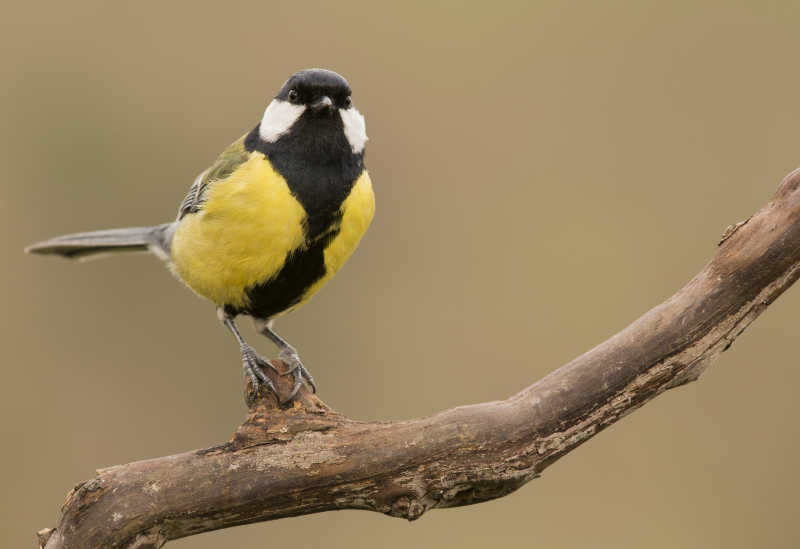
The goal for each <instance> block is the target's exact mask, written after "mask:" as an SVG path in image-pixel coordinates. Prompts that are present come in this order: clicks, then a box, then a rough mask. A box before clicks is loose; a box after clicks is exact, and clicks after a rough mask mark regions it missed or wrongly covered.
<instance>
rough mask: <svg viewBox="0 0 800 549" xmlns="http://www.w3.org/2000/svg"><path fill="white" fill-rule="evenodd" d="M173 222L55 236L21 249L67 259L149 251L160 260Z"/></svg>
mask: <svg viewBox="0 0 800 549" xmlns="http://www.w3.org/2000/svg"><path fill="white" fill-rule="evenodd" d="M173 232H174V223H165V224H164V225H157V226H155V227H127V228H125V229H109V230H106V231H92V232H90V233H75V234H65V235H63V236H57V237H55V238H51V239H49V240H44V241H42V242H39V243H37V244H33V245H32V246H28V247H27V248H25V252H26V253H29V254H56V255H60V256H63V257H68V258H70V259H87V258H89V257H90V256H95V255H98V254H108V253H116V252H126V251H132V252H135V251H146V250H150V251H152V252H154V253H155V254H156V255H158V256H159V257H162V258H166V257H168V256H169V244H170V241H171V240H172V234H173Z"/></svg>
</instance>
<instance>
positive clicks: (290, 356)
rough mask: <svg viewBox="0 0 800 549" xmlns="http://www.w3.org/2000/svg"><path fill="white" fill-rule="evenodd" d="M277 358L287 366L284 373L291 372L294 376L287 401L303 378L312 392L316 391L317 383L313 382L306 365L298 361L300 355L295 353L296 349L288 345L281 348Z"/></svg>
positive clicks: (295, 391)
mask: <svg viewBox="0 0 800 549" xmlns="http://www.w3.org/2000/svg"><path fill="white" fill-rule="evenodd" d="M278 358H280V359H281V360H282V361H283V362H285V363H286V365H287V366H289V370H288V371H287V372H286V373H285V374H284V375H289V374H292V375H293V376H294V388H293V389H292V394H291V395H289V398H288V399H286V400H287V401H289V400H292V399H293V398H294V396H295V395H296V394H297V391H299V390H300V386H301V385H302V384H303V380H304V379H305V380H306V381H307V382H308V384H309V385H310V386H311V390H312V391H313V392H314V393H316V392H317V385H316V383H314V377H313V376H312V375H311V373H310V372H309V371H308V370H306V367H305V366H303V363H302V362H300V356H299V355H298V354H297V351H295V350H294V349H292V348H291V347H289V348H287V349H284V350H282V351H281V352H280V353H279V354H278Z"/></svg>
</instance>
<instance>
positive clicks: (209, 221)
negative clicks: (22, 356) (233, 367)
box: [26, 69, 375, 399]
mask: <svg viewBox="0 0 800 549" xmlns="http://www.w3.org/2000/svg"><path fill="white" fill-rule="evenodd" d="M366 141H367V134H366V129H365V124H364V117H363V116H362V115H361V113H359V112H358V110H357V109H356V108H355V106H354V105H353V101H352V96H351V90H350V86H349V85H348V83H347V81H346V80H345V79H344V78H343V77H341V76H340V75H338V74H336V73H335V72H332V71H328V70H324V69H308V70H302V71H299V72H297V73H295V74H294V75H292V77H291V78H289V80H287V81H286V83H285V84H284V85H283V87H281V89H280V91H279V92H278V94H277V95H276V96H275V98H274V99H273V100H272V102H270V104H269V105H268V106H267V108H266V110H265V111H264V116H263V117H262V118H261V121H260V122H259V124H258V125H257V126H256V127H255V128H253V130H252V131H250V132H249V133H247V134H245V135H244V136H242V137H241V138H240V139H238V140H237V141H235V142H234V143H233V144H232V145H230V146H229V147H228V148H227V149H225V151H223V153H222V154H221V155H220V156H219V158H217V160H216V161H215V162H214V163H213V164H212V165H211V167H209V168H208V169H207V170H205V171H204V172H203V173H201V174H200V175H199V176H197V178H196V179H195V181H194V183H193V184H192V186H191V188H190V189H189V193H188V194H187V195H186V198H184V200H183V202H182V203H181V205H180V208H179V211H178V218H177V219H176V220H175V221H173V222H172V223H165V224H163V225H158V226H155V227H132V228H125V229H111V230H105V231H94V232H88V233H78V234H70V235H65V236H59V237H56V238H53V239H50V240H46V241H44V242H40V243H38V244H34V245H33V246H30V247H28V248H26V252H29V253H37V254H57V255H61V256H64V257H69V258H85V257H88V256H91V255H94V254H99V253H108V252H116V251H128V250H149V251H151V252H153V253H154V254H155V255H157V256H158V257H160V258H161V259H163V260H164V261H165V262H166V263H167V264H168V265H169V267H170V269H171V270H172V272H173V273H174V274H175V275H176V276H177V277H178V278H179V279H181V280H182V281H183V282H184V283H185V284H186V285H187V286H189V288H191V289H192V290H193V291H194V292H195V293H197V294H198V295H200V296H202V297H205V298H207V299H209V300H210V301H212V302H213V303H214V304H215V305H216V307H217V314H218V315H219V318H220V320H221V321H222V322H223V323H224V324H225V326H227V327H228V329H229V330H230V331H231V332H232V333H233V335H234V337H235V338H236V341H237V342H238V343H239V347H240V350H241V356H242V363H243V366H244V369H245V371H246V372H247V374H248V375H249V376H250V378H251V379H252V381H253V384H254V385H255V386H256V387H258V386H259V385H260V384H264V385H266V386H267V387H269V388H270V389H271V390H272V391H273V392H275V394H276V395H277V392H276V390H275V387H274V385H273V384H272V382H271V380H270V379H269V377H267V375H266V374H264V373H263V372H262V370H261V367H270V368H274V367H273V366H272V365H271V364H270V363H269V361H267V360H265V359H264V358H262V357H260V356H259V355H258V354H257V353H256V352H255V351H254V350H253V348H252V347H251V346H250V345H248V344H247V343H246V342H245V340H244V339H243V338H242V336H241V334H240V333H239V330H238V329H237V327H236V323H235V318H236V316H238V315H249V316H251V317H252V318H253V320H254V322H255V325H256V327H257V329H258V330H259V332H261V333H262V334H263V335H265V336H267V337H268V338H269V339H271V340H272V341H273V342H274V343H275V344H276V345H277V346H278V347H279V349H280V354H279V357H280V358H281V359H282V360H284V361H285V362H286V363H287V364H288V365H289V366H290V368H291V372H292V374H293V376H294V380H295V384H294V389H293V391H292V393H291V395H290V396H289V397H288V399H292V398H293V397H294V396H295V395H296V394H297V391H298V390H299V388H300V386H301V384H302V382H303V380H306V381H307V382H308V383H309V384H310V385H311V387H312V389H314V390H316V386H315V385H314V380H313V378H312V377H311V374H309V372H308V370H307V369H306V368H305V367H304V366H303V363H302V362H301V361H300V358H299V356H298V354H297V351H296V350H295V348H294V347H292V346H291V345H289V343H287V342H286V341H285V340H284V339H283V338H281V337H280V336H279V335H278V334H277V333H275V331H274V330H273V329H272V323H273V321H274V319H275V318H277V317H279V316H281V315H282V314H284V313H287V312H289V311H291V310H293V309H295V308H297V307H299V306H300V305H302V304H303V303H305V302H306V301H307V300H308V299H309V298H311V296H312V295H314V294H315V293H316V292H317V291H318V290H319V289H320V288H321V287H322V286H323V285H324V284H325V283H326V282H327V281H328V280H329V279H330V278H331V276H333V274H334V273H335V272H336V271H338V270H339V268H340V267H341V266H342V264H343V263H344V262H345V261H346V260H347V258H348V257H350V254H352V253H353V251H354V250H355V248H356V246H357V245H358V243H359V241H360V240H361V237H362V236H363V235H364V232H365V231H366V230H367V227H368V226H369V224H370V221H371V220H372V216H373V213H374V211H375V198H374V195H373V192H372V184H371V182H370V179H369V175H368V174H367V171H366V169H365V167H364V145H365V144H366Z"/></svg>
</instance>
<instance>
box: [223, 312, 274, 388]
mask: <svg viewBox="0 0 800 549" xmlns="http://www.w3.org/2000/svg"><path fill="white" fill-rule="evenodd" d="M217 314H218V315H219V318H220V320H222V323H223V324H225V326H226V327H227V328H228V329H229V330H230V331H231V333H232V334H233V337H235V338H236V341H237V342H239V349H240V350H241V352H242V366H244V371H245V372H247V375H249V376H250V380H251V381H252V382H253V388H254V389H255V390H256V391H258V388H259V387H260V386H261V385H266V386H267V387H269V389H270V391H272V392H273V393H275V396H277V397H278V398H279V399H280V396H279V395H278V391H277V390H276V389H275V385H274V384H273V383H272V380H271V379H270V378H269V377H267V374H265V373H264V372H263V371H262V370H261V368H262V367H264V366H269V367H270V368H272V369H273V370H275V371H276V372H277V371H278V370H277V369H276V368H275V366H273V365H272V363H271V362H269V361H268V360H266V359H264V358H261V357H260V356H258V353H256V351H255V349H253V348H252V347H251V346H250V345H248V344H247V342H246V341H245V340H244V338H243V337H242V334H240V333H239V329H238V328H237V327H236V323H235V322H234V320H233V317H232V316H231V315H229V314H228V313H226V312H225V311H224V310H223V309H221V308H220V309H217Z"/></svg>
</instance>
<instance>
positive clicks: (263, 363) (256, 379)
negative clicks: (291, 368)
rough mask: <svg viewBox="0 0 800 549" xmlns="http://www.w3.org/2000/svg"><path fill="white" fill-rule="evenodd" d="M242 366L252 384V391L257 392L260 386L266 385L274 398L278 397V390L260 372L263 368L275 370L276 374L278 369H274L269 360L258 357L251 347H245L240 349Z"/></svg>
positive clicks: (265, 375)
mask: <svg viewBox="0 0 800 549" xmlns="http://www.w3.org/2000/svg"><path fill="white" fill-rule="evenodd" d="M242 365H243V366H244V370H245V372H247V375H248V376H250V381H252V382H253V389H255V390H256V391H258V389H259V388H260V387H261V386H262V385H266V386H267V388H269V390H270V391H272V392H273V393H274V394H275V396H278V390H277V389H276V388H275V384H274V383H272V380H271V379H270V378H269V376H267V374H265V373H264V371H263V370H262V368H264V367H269V368H272V369H273V370H275V372H278V369H277V368H275V366H273V365H272V363H271V362H270V361H269V360H266V359H265V358H262V357H260V356H259V355H258V354H257V353H256V352H255V351H254V350H253V348H252V347H249V346H247V347H242Z"/></svg>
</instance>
